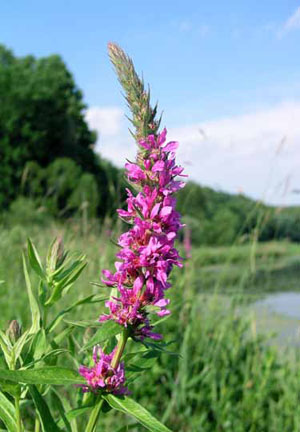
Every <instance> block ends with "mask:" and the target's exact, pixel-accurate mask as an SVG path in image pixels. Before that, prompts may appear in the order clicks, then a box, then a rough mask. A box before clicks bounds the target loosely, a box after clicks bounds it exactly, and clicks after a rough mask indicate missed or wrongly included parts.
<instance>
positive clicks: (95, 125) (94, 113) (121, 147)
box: [86, 106, 135, 167]
mask: <svg viewBox="0 0 300 432" xmlns="http://www.w3.org/2000/svg"><path fill="white" fill-rule="evenodd" d="M86 121H87V122H88V125H89V126H90V128H91V129H94V130H96V131H97V133H98V140H97V144H96V151H98V152H99V153H100V154H101V156H103V157H104V158H106V159H109V160H111V161H112V162H114V163H115V164H116V165H117V166H119V167H121V166H123V165H124V163H125V161H126V158H127V159H133V158H134V156H135V145H134V143H133V140H130V137H129V133H128V130H127V128H128V122H127V121H126V119H125V117H124V112H123V110H122V109H121V108H119V107H99V106H93V107H91V108H89V109H88V110H87V113H86Z"/></svg>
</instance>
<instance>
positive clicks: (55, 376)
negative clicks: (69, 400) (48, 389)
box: [0, 366, 85, 385]
mask: <svg viewBox="0 0 300 432" xmlns="http://www.w3.org/2000/svg"><path fill="white" fill-rule="evenodd" d="M3 380H4V381H12V382H16V383H25V384H49V385H68V384H84V383H85V380H84V378H83V377H82V376H81V375H79V373H78V372H77V371H74V370H72V369H67V368H63V367H57V366H47V367H43V368H36V369H19V370H15V371H13V370H7V369H0V382H1V381H3Z"/></svg>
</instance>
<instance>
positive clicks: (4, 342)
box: [0, 330, 12, 366]
mask: <svg viewBox="0 0 300 432" xmlns="http://www.w3.org/2000/svg"><path fill="white" fill-rule="evenodd" d="M0 348H1V350H2V352H3V354H4V357H5V361H6V364H7V366H9V365H10V364H11V350H12V345H11V343H10V340H9V338H8V337H7V336H6V334H5V333H4V332H3V331H2V330H0Z"/></svg>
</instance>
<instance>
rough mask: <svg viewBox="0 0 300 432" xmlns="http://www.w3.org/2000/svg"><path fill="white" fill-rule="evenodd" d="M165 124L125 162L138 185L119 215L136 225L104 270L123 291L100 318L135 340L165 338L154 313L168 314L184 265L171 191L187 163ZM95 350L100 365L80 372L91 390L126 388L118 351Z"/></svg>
mask: <svg viewBox="0 0 300 432" xmlns="http://www.w3.org/2000/svg"><path fill="white" fill-rule="evenodd" d="M166 133H167V131H166V129H164V130H163V131H162V132H161V133H160V134H159V135H158V136H157V137H155V136H154V135H149V136H148V137H146V138H145V139H142V140H140V141H139V142H138V144H139V147H140V151H139V153H138V157H137V162H136V163H131V162H129V163H127V164H126V165H125V168H126V174H127V178H128V180H129V182H130V183H131V184H133V186H134V187H135V189H137V190H138V193H137V195H136V196H135V195H133V194H132V192H131V191H130V190H127V193H128V198H127V209H126V210H124V209H119V210H118V214H119V217H120V218H121V219H122V220H124V221H125V222H127V223H129V224H131V225H132V228H131V229H130V230H129V231H127V232H126V233H124V234H122V235H121V236H120V238H119V240H118V244H119V246H120V248H121V249H120V251H119V252H118V254H117V255H116V257H117V258H118V261H117V262H116V263H115V267H116V271H115V273H111V272H110V271H109V270H104V271H103V274H104V277H105V279H103V283H104V284H105V285H107V286H108V287H115V288H117V290H118V294H119V295H118V296H117V297H112V298H111V299H110V300H109V301H107V302H106V307H107V308H108V309H109V313H108V314H105V315H102V316H101V317H100V318H99V321H101V322H103V321H107V320H113V321H115V322H117V323H118V324H120V325H121V326H123V327H125V328H127V329H128V330H129V333H130V335H131V336H132V337H133V338H135V339H140V340H143V339H144V338H146V337H149V338H152V339H161V337H162V336H161V335H160V334H158V333H155V332H153V331H152V330H153V326H152V325H151V323H150V320H149V313H150V312H153V311H154V312H155V313H156V314H157V315H158V316H160V317H163V316H165V315H168V314H169V313H170V311H169V310H168V309H167V306H168V304H169V300H168V299H166V298H165V291H166V290H167V289H168V288H170V286H171V285H170V283H169V282H168V276H169V274H170V272H171V270H172V267H173V266H174V265H176V266H179V267H181V266H182V263H181V261H182V259H181V257H180V256H179V254H178V251H177V249H176V248H175V246H174V242H175V239H176V236H177V232H178V230H179V229H180V228H181V227H182V224H181V222H180V214H179V213H178V212H177V211H176V210H175V205H176V200H175V198H174V197H173V196H172V195H173V194H174V193H175V192H177V191H178V190H179V189H181V188H182V187H183V186H184V184H185V183H184V182H182V181H178V180H176V179H175V178H176V177H177V176H183V175H182V171H183V168H181V167H179V166H177V165H176V162H175V150H176V149H177V147H178V143H177V142H174V141H172V142H169V143H167V144H165V142H166ZM95 352H96V353H98V354H99V356H100V360H99V361H98V360H97V354H94V362H95V366H94V367H93V368H86V367H84V366H81V368H80V370H79V372H80V374H81V375H83V376H84V377H85V378H86V379H87V383H88V386H87V387H86V389H87V388H88V387H90V388H91V389H96V388H99V387H100V388H103V387H105V390H106V391H112V392H120V391H121V392H123V384H124V379H125V378H124V367H123V364H120V365H119V366H118V368H117V369H113V368H112V367H111V366H110V365H111V360H112V358H113V353H112V354H110V355H106V354H104V353H103V351H101V350H100V349H99V348H96V351H95Z"/></svg>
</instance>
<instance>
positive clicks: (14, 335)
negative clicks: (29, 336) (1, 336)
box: [7, 320, 21, 343]
mask: <svg viewBox="0 0 300 432" xmlns="http://www.w3.org/2000/svg"><path fill="white" fill-rule="evenodd" d="M7 334H8V337H9V339H10V340H11V342H12V343H16V342H17V340H18V339H19V338H20V336H21V326H20V324H19V323H18V321H17V320H12V321H11V322H10V324H9V326H8V329H7Z"/></svg>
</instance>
